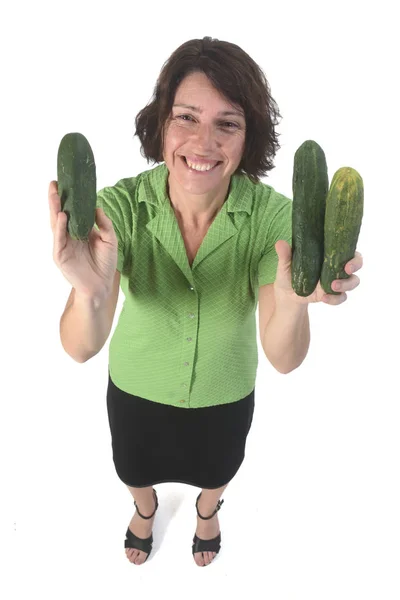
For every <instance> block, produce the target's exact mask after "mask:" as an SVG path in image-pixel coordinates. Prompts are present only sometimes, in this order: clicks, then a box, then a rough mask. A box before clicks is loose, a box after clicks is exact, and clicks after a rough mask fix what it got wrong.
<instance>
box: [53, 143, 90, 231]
mask: <svg viewBox="0 0 400 600" xmlns="http://www.w3.org/2000/svg"><path fill="white" fill-rule="evenodd" d="M57 184H58V195H59V197H60V200H61V210H62V211H64V212H65V213H66V214H67V218H68V221H67V229H68V233H69V235H70V236H71V238H72V239H74V240H84V241H87V240H88V238H89V233H90V231H91V230H92V228H93V225H94V223H95V217H96V200H97V193H96V165H95V162H94V156H93V151H92V149H91V147H90V144H89V142H88V141H87V139H86V138H85V136H84V135H82V134H81V133H67V134H66V135H65V136H64V137H63V138H62V140H61V142H60V145H59V148H58V155H57Z"/></svg>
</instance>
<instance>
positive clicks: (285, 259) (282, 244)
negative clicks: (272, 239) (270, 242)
mask: <svg viewBox="0 0 400 600" xmlns="http://www.w3.org/2000/svg"><path fill="white" fill-rule="evenodd" d="M275 250H276V253H277V255H278V273H279V275H280V276H287V275H288V274H290V273H291V263H292V248H291V247H290V245H289V244H288V243H287V242H286V241H285V240H278V241H277V242H276V244H275ZM278 273H277V275H278Z"/></svg>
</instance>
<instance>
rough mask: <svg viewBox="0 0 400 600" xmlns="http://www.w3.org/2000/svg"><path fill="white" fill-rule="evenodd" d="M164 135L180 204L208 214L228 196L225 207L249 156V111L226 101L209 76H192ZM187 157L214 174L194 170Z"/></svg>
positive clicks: (177, 98) (173, 187) (182, 89)
mask: <svg viewBox="0 0 400 600" xmlns="http://www.w3.org/2000/svg"><path fill="white" fill-rule="evenodd" d="M177 105H186V106H177ZM189 106H190V107H191V108H188V107H189ZM224 112H229V113H236V112H238V113H240V114H223V113H224ZM164 136H165V137H164V148H163V158H164V161H165V164H166V166H167V167H168V170H169V188H170V192H172V193H173V194H175V196H176V199H177V201H178V202H179V201H180V202H181V203H182V201H183V199H185V202H189V207H188V210H189V212H191V213H192V214H195V213H196V212H198V213H200V212H201V213H203V212H204V211H207V208H208V207H210V208H212V205H213V204H215V203H218V202H221V198H222V197H223V198H222V202H223V201H224V197H225V194H226V192H227V190H228V188H229V183H230V178H231V176H232V174H233V173H234V172H235V171H236V169H237V168H238V166H239V164H240V161H241V159H242V155H243V151H244V146H245V137H246V121H245V117H244V113H243V110H242V109H241V108H240V107H239V106H232V104H231V103H230V102H229V101H228V100H227V99H226V98H224V97H223V96H221V94H220V93H219V92H218V90H216V89H215V88H214V87H213V85H212V84H211V82H210V80H209V79H208V78H207V77H206V75H205V74H204V73H192V74H190V75H188V76H187V77H186V78H185V79H184V80H183V81H182V82H181V84H180V86H179V87H178V89H177V91H176V94H175V100H174V104H173V107H172V112H171V115H170V119H169V120H168V122H167V123H166V126H165V131H164ZM184 157H186V158H188V159H192V161H193V162H200V163H203V164H210V165H212V167H213V168H212V169H211V170H210V171H208V172H206V171H204V172H198V171H195V170H192V169H191V168H190V167H189V166H188V165H187V163H186V161H185V160H184ZM216 163H217V164H216ZM214 165H216V166H214ZM170 195H171V194H170ZM171 199H172V198H171ZM191 201H193V203H192V204H191V206H190V203H191Z"/></svg>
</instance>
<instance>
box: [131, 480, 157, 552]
mask: <svg viewBox="0 0 400 600" xmlns="http://www.w3.org/2000/svg"><path fill="white" fill-rule="evenodd" d="M153 496H154V500H155V502H156V507H155V509H154V512H153V513H152V514H151V515H150V516H149V517H145V516H144V515H142V513H141V512H140V511H139V509H138V505H137V504H136V502H135V500H134V501H133V503H134V505H135V506H136V510H137V513H138V515H139V517H142V519H151V518H152V517H154V515H155V514H156V510H157V508H158V498H157V492H156V490H154V489H153ZM146 552H147V551H146Z"/></svg>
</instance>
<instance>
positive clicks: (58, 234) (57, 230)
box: [53, 211, 68, 264]
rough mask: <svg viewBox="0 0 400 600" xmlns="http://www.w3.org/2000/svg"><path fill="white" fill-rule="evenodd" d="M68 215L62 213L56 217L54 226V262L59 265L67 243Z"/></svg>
mask: <svg viewBox="0 0 400 600" xmlns="http://www.w3.org/2000/svg"><path fill="white" fill-rule="evenodd" d="M67 220H68V219H67V215H66V213H65V212H62V211H60V212H59V213H58V214H57V216H56V224H55V226H54V246H53V260H54V261H55V263H56V264H58V261H59V258H60V254H61V252H62V250H63V249H64V248H65V245H66V243H67Z"/></svg>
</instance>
